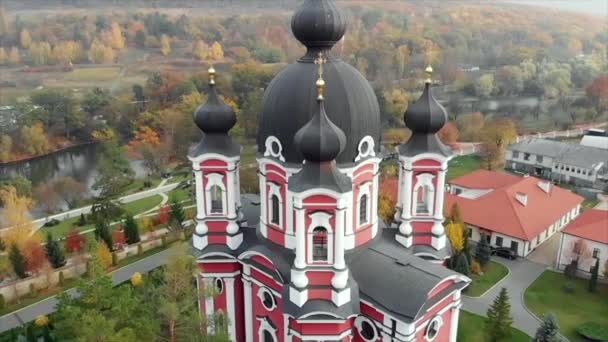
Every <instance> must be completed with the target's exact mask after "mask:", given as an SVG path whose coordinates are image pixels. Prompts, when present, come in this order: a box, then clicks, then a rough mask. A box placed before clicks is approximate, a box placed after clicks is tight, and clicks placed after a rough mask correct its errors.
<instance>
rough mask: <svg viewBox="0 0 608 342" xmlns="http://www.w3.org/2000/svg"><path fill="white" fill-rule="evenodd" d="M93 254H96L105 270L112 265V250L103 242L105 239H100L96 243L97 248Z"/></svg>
mask: <svg viewBox="0 0 608 342" xmlns="http://www.w3.org/2000/svg"><path fill="white" fill-rule="evenodd" d="M95 255H96V256H97V258H99V261H100V262H101V265H102V267H103V268H104V269H105V270H107V269H109V268H110V267H112V252H111V251H110V248H109V247H108V245H107V244H106V243H105V241H100V242H99V243H98V244H97V250H96V252H95Z"/></svg>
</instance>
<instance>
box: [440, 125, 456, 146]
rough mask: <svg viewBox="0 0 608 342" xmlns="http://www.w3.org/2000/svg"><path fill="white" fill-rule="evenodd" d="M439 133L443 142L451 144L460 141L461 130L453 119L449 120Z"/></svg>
mask: <svg viewBox="0 0 608 342" xmlns="http://www.w3.org/2000/svg"><path fill="white" fill-rule="evenodd" d="M438 134H439V139H441V142H443V143H444V144H448V145H451V144H454V143H457V142H458V137H459V135H460V132H459V131H458V127H457V126H456V125H455V124H454V123H453V122H452V121H449V122H447V123H446V124H445V125H444V126H443V127H442V128H441V130H439V132H438Z"/></svg>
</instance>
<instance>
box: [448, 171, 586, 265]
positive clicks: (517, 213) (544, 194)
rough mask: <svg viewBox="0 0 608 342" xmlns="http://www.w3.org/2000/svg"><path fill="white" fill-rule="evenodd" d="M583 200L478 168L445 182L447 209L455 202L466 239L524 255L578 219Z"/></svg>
mask: <svg viewBox="0 0 608 342" xmlns="http://www.w3.org/2000/svg"><path fill="white" fill-rule="evenodd" d="M582 202H583V198H582V197H581V196H579V195H577V194H575V193H573V192H571V191H568V190H565V189H562V188H560V187H557V186H555V185H553V184H551V183H550V182H548V181H546V180H542V179H538V178H536V177H530V176H524V177H518V176H514V175H510V174H507V173H501V172H493V171H487V170H477V171H474V172H471V173H469V174H467V175H464V176H462V177H458V178H455V179H453V180H451V181H449V191H448V193H447V194H446V198H445V203H446V205H445V211H446V212H449V210H450V209H451V208H452V206H453V205H454V204H455V203H458V206H459V207H460V211H461V213H462V217H463V219H464V221H465V223H466V225H467V227H468V228H469V238H471V239H472V240H474V241H479V239H480V238H481V236H482V235H485V236H486V238H487V239H489V240H488V242H489V243H490V245H491V246H492V247H504V248H510V249H512V250H513V251H515V252H516V253H517V255H519V256H522V257H525V256H527V255H528V254H530V252H532V251H533V250H534V249H535V248H536V247H538V246H539V245H540V244H542V243H543V242H545V241H547V240H548V239H549V238H550V237H551V236H553V234H555V233H556V232H558V231H561V230H562V229H563V228H564V227H565V226H566V225H567V224H568V223H570V221H571V220H573V219H574V218H575V217H577V216H578V214H579V212H580V205H581V203H582Z"/></svg>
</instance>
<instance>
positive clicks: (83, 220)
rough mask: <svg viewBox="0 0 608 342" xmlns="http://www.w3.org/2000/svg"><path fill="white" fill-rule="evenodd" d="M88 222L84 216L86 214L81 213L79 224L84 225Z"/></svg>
mask: <svg viewBox="0 0 608 342" xmlns="http://www.w3.org/2000/svg"><path fill="white" fill-rule="evenodd" d="M86 224H87V219H86V217H84V214H80V218H79V219H78V226H79V227H83V226H85V225H86Z"/></svg>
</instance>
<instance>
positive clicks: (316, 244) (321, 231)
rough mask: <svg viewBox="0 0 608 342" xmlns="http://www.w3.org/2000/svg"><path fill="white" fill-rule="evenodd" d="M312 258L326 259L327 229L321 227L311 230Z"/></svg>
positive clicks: (317, 259) (316, 259) (314, 259)
mask: <svg viewBox="0 0 608 342" xmlns="http://www.w3.org/2000/svg"><path fill="white" fill-rule="evenodd" d="M312 260H313V261H327V229H325V228H323V227H316V228H315V229H314V230H313V231H312Z"/></svg>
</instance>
